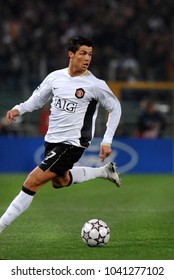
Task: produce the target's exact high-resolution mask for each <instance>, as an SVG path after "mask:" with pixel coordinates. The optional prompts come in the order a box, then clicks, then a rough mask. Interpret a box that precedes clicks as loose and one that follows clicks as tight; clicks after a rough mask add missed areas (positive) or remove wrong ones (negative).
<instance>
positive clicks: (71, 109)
mask: <svg viewBox="0 0 174 280" xmlns="http://www.w3.org/2000/svg"><path fill="white" fill-rule="evenodd" d="M54 105H55V107H57V108H58V109H59V110H62V111H66V112H68V113H75V111H76V107H77V103H76V102H73V101H71V100H68V99H64V98H60V97H58V96H56V97H55V101H54Z"/></svg>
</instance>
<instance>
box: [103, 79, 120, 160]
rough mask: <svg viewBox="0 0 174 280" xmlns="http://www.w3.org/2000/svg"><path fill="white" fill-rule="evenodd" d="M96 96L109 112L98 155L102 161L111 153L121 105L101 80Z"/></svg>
mask: <svg viewBox="0 0 174 280" xmlns="http://www.w3.org/2000/svg"><path fill="white" fill-rule="evenodd" d="M98 92H99V93H98V98H99V102H100V104H101V105H102V106H103V107H104V108H105V110H106V111H107V112H108V113H109V114H108V119H107V124H106V131H105V133H104V136H103V140H102V142H101V146H100V153H99V156H100V158H101V159H102V161H104V160H105V158H106V157H108V156H109V155H110V154H111V144H112V140H113V137H114V134H115V131H116V129H117V127H118V124H119V121H120V117H121V105H120V102H119V100H118V99H117V97H116V96H115V95H114V94H113V92H112V91H111V90H110V88H109V87H108V86H107V84H106V83H105V82H104V81H102V82H100V84H98Z"/></svg>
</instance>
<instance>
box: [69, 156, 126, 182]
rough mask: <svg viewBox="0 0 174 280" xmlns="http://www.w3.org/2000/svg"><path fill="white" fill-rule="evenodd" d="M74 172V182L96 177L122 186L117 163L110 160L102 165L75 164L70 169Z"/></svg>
mask: <svg viewBox="0 0 174 280" xmlns="http://www.w3.org/2000/svg"><path fill="white" fill-rule="evenodd" d="M70 172H71V174H72V183H75V184H76V183H82V182H85V181H88V180H92V179H95V178H103V179H107V180H109V181H111V182H113V183H115V184H116V185H117V187H120V185H121V181H120V178H119V174H118V172H117V170H116V165H115V163H113V162H109V163H107V164H106V165H104V166H102V167H95V168H94V167H87V166H74V167H73V168H72V169H71V170H70Z"/></svg>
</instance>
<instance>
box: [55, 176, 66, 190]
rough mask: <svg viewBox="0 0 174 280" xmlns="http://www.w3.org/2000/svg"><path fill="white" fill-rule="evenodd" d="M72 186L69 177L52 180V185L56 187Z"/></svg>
mask: <svg viewBox="0 0 174 280" xmlns="http://www.w3.org/2000/svg"><path fill="white" fill-rule="evenodd" d="M69 186H70V180H69V178H55V179H53V180H52V187H53V188H55V189H61V188H64V187H69Z"/></svg>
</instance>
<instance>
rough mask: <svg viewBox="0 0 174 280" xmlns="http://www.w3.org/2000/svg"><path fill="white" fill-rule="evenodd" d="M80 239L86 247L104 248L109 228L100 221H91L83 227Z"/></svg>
mask: <svg viewBox="0 0 174 280" xmlns="http://www.w3.org/2000/svg"><path fill="white" fill-rule="evenodd" d="M81 237H82V240H83V241H84V242H85V244H87V245H88V246H92V247H94V246H104V245H106V244H107V243H108V241H109V238H110V228H109V227H108V225H107V224H106V223H105V222H103V221H102V220H99V219H92V220H89V221H88V222H86V223H85V224H84V225H83V227H82V230H81Z"/></svg>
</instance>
